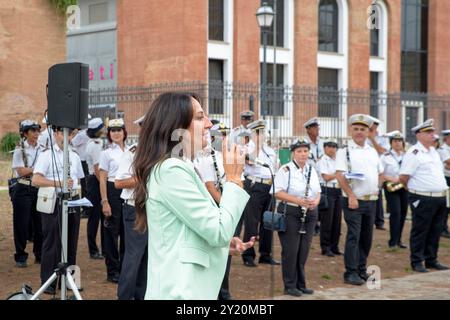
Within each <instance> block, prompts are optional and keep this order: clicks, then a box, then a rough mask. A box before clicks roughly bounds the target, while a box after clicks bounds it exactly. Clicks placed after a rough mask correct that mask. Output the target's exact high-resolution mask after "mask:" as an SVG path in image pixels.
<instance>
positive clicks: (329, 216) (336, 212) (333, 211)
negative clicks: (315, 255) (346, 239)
mask: <svg viewBox="0 0 450 320" xmlns="http://www.w3.org/2000/svg"><path fill="white" fill-rule="evenodd" d="M324 191H325V193H322V197H327V199H328V208H327V209H324V210H320V219H321V221H320V247H321V248H322V251H323V252H327V251H330V250H331V251H339V237H340V236H341V220H342V192H341V189H337V188H326V190H325V188H324Z"/></svg>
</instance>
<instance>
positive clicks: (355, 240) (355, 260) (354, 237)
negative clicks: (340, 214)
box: [342, 197, 377, 274]
mask: <svg viewBox="0 0 450 320" xmlns="http://www.w3.org/2000/svg"><path fill="white" fill-rule="evenodd" d="M342 200H343V201H342V202H343V205H342V207H343V208H344V220H345V222H346V223H347V237H346V239H345V252H344V262H345V269H346V272H347V274H349V273H352V272H363V271H366V264H367V257H368V256H369V253H370V248H371V247H372V235H373V224H374V220H375V210H376V205H377V204H376V201H361V200H358V203H359V207H358V209H356V210H352V209H349V207H348V198H344V197H343V198H342Z"/></svg>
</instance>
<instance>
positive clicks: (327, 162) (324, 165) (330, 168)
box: [317, 154, 338, 188]
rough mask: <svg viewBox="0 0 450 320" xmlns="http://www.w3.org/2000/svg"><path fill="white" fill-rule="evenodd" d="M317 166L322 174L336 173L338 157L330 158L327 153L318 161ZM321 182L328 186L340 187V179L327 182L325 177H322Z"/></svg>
mask: <svg viewBox="0 0 450 320" xmlns="http://www.w3.org/2000/svg"><path fill="white" fill-rule="evenodd" d="M317 166H318V167H319V172H320V175H322V174H328V175H334V174H336V159H333V158H330V157H329V156H327V155H326V154H324V155H323V156H322V158H320V160H319V162H318V163H317ZM321 183H323V184H324V185H326V186H327V187H332V188H336V187H338V181H337V179H336V178H335V179H333V180H330V181H328V182H325V179H323V177H322V179H321Z"/></svg>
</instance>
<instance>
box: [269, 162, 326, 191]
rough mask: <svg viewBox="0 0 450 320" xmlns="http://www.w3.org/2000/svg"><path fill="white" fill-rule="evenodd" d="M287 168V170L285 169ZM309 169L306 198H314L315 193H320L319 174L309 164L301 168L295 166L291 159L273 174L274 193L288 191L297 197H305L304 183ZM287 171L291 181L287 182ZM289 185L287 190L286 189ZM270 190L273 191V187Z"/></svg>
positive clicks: (305, 183)
mask: <svg viewBox="0 0 450 320" xmlns="http://www.w3.org/2000/svg"><path fill="white" fill-rule="evenodd" d="M286 167H288V168H289V170H287V169H286ZM309 170H312V171H311V178H310V182H309V189H308V197H307V198H308V199H315V198H316V197H317V195H318V194H319V193H320V191H321V188H320V182H319V176H318V174H317V171H316V169H314V167H313V166H311V165H310V164H308V163H307V164H306V165H305V166H304V167H303V169H302V168H301V167H299V168H297V166H296V165H295V164H294V162H293V161H290V162H289V163H287V164H285V165H284V166H282V167H281V168H280V169H279V170H278V172H277V174H276V175H275V180H274V184H275V193H278V192H280V191H284V192H288V194H290V195H292V196H294V197H297V198H305V191H306V185H307V181H308V173H309ZM289 172H290V173H291V181H290V183H289V184H288V182H289ZM288 185H289V190H288ZM270 192H271V193H273V189H272V188H271V189H270Z"/></svg>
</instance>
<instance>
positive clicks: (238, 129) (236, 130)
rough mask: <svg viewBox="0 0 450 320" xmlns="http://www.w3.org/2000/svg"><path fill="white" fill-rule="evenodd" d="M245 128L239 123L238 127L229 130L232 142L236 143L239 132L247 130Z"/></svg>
mask: <svg viewBox="0 0 450 320" xmlns="http://www.w3.org/2000/svg"><path fill="white" fill-rule="evenodd" d="M247 130H248V129H246V128H245V127H244V126H243V125H242V124H241V125H240V126H239V127H236V128H234V129H233V130H231V133H230V140H231V141H232V142H233V143H237V139H238V136H239V134H240V133H241V132H243V131H247Z"/></svg>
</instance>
